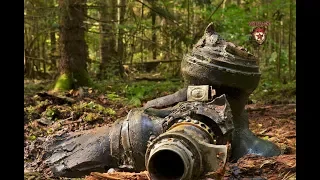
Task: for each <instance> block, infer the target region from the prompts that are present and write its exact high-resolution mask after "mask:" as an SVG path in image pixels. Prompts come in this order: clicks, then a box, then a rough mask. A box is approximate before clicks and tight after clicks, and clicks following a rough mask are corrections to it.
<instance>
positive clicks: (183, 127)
mask: <svg viewBox="0 0 320 180" xmlns="http://www.w3.org/2000/svg"><path fill="white" fill-rule="evenodd" d="M194 122H195V123H194ZM209 129H210V128H209V127H208V126H206V125H205V124H204V123H200V124H199V123H198V121H197V120H191V119H189V118H188V119H187V120H178V121H177V123H176V124H174V125H172V126H171V128H169V130H168V131H166V132H164V133H163V134H161V135H160V136H159V137H157V138H156V139H154V140H153V141H152V142H151V144H149V146H148V149H147V152H146V169H147V171H148V172H149V174H150V176H151V178H152V179H153V180H165V179H166V180H192V179H198V178H199V176H200V175H201V174H202V173H203V172H204V170H205V168H204V167H203V166H204V164H205V163H204V161H203V158H206V157H203V156H202V154H203V151H202V148H201V145H199V142H203V143H204V144H205V143H212V144H214V142H215V141H214V134H213V133H212V131H209V132H208V130H209ZM217 164H218V163H217Z"/></svg>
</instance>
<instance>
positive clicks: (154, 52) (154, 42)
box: [151, 10, 157, 60]
mask: <svg viewBox="0 0 320 180" xmlns="http://www.w3.org/2000/svg"><path fill="white" fill-rule="evenodd" d="M156 17H157V14H156V13H155V12H154V11H152V10H151V19H152V26H151V29H152V46H151V47H152V59H153V60H156V59H157V34H156Z"/></svg>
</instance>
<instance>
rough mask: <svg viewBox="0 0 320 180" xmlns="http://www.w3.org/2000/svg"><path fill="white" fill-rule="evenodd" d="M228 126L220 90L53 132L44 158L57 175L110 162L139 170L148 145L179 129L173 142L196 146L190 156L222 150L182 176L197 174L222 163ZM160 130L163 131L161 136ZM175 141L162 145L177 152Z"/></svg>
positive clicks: (82, 172)
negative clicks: (208, 97) (206, 98)
mask: <svg viewBox="0 0 320 180" xmlns="http://www.w3.org/2000/svg"><path fill="white" fill-rule="evenodd" d="M188 118H192V119H193V120H197V121H198V123H196V122H194V121H193V122H194V124H190V123H189V119H188ZM182 119H185V122H184V123H182V122H181V121H179V120H182ZM232 129H233V124H232V114H231V109H230V106H229V104H228V102H227V100H226V98H225V96H224V95H221V96H220V97H217V98H216V99H214V100H213V101H211V102H181V103H179V104H177V105H176V106H174V107H171V108H170V109H152V108H150V109H141V108H137V109H133V110H131V111H130V112H129V113H128V115H127V117H126V118H125V119H122V120H118V121H117V122H115V123H114V124H113V125H112V126H111V127H110V126H105V127H99V128H96V129H93V130H89V131H86V132H85V133H73V134H68V135H67V136H62V137H55V140H53V141H51V143H49V144H50V145H49V146H48V148H47V149H46V150H45V151H46V154H45V163H46V164H47V165H48V166H49V167H50V169H51V171H52V172H53V175H54V176H62V177H82V176H84V175H88V174H89V173H90V172H92V171H98V172H105V171H107V170H108V169H109V168H120V169H123V170H126V171H143V170H145V169H146V166H145V165H146V161H145V158H146V157H145V153H146V151H147V147H148V146H147V145H148V144H149V147H152V146H153V145H152V144H154V145H155V144H157V143H156V142H158V140H159V139H163V140H164V141H166V140H167V138H169V137H167V136H168V135H170V136H171V135H172V134H178V135H177V136H175V139H176V142H177V143H178V144H179V143H187V144H188V145H189V146H188V147H185V148H190V149H192V150H194V151H195V150H196V151H195V154H193V156H192V158H193V159H191V161H193V160H194V158H195V159H204V158H203V157H202V156H203V154H202V153H206V154H208V155H210V156H212V155H216V154H215V153H217V151H219V152H222V153H224V154H223V155H222V154H221V158H222V161H218V160H216V158H211V159H209V160H207V159H206V160H201V161H199V163H200V164H201V166H203V169H202V170H201V171H198V172H195V171H194V172H192V171H190V172H189V171H186V172H188V175H186V176H185V177H186V178H183V179H188V178H187V177H194V176H199V175H200V174H201V173H204V172H205V171H206V170H208V171H209V170H210V171H214V170H217V169H218V168H219V167H224V163H225V162H226V156H227V153H226V146H227V145H226V142H228V141H230V134H231V132H232ZM164 132H166V133H165V134H166V135H164V136H160V135H161V134H163V133H164ZM197 133H199V134H197ZM157 137H158V138H157ZM153 140H154V141H153ZM191 142H192V144H190V143H191ZM150 143H151V144H150ZM215 143H216V145H214V144H215ZM176 145H177V144H166V146H165V147H166V149H167V151H171V148H172V151H177V152H178V151H179V150H177V148H179V147H177V146H176ZM191 145H193V146H192V147H191ZM163 148H164V147H163ZM185 148H182V149H185ZM151 149H153V148H151ZM179 152H180V151H179ZM196 152H198V154H197V153H196ZM199 152H200V153H201V154H200V155H201V156H199ZM152 154H158V153H152ZM160 155H161V153H160ZM151 156H152V157H153V155H151ZM184 156H186V155H184ZM186 158H188V156H186ZM151 159H152V158H151ZM147 162H149V158H147ZM151 162H152V161H151ZM185 163H188V161H185ZM217 163H220V164H217ZM151 164H157V163H151ZM187 165H191V164H187ZM184 167H186V166H184ZM195 167H196V166H195ZM156 169H157V168H153V170H156ZM183 172H185V171H183ZM199 173H200V174H199Z"/></svg>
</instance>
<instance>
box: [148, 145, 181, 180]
mask: <svg viewBox="0 0 320 180" xmlns="http://www.w3.org/2000/svg"><path fill="white" fill-rule="evenodd" d="M185 170H186V167H185V162H184V160H183V157H182V156H181V155H179V153H177V152H174V151H172V150H160V151H158V152H156V153H155V154H153V156H152V157H151V158H150V160H149V164H148V171H149V174H150V176H151V178H152V179H157V180H162V179H163V180H164V179H167V180H176V179H177V180H178V179H181V178H182V177H183V175H184V174H185Z"/></svg>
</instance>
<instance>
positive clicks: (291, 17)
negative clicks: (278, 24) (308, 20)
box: [288, 0, 293, 80]
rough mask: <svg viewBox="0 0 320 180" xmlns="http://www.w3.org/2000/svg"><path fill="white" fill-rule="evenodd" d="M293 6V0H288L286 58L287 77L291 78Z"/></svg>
mask: <svg viewBox="0 0 320 180" xmlns="http://www.w3.org/2000/svg"><path fill="white" fill-rule="evenodd" d="M292 6H293V0H290V20H289V33H288V34H289V52H288V54H289V58H288V66H289V79H290V80H291V60H292V35H291V32H292V30H293V28H292V19H293V13H292V8H293V7H292Z"/></svg>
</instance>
